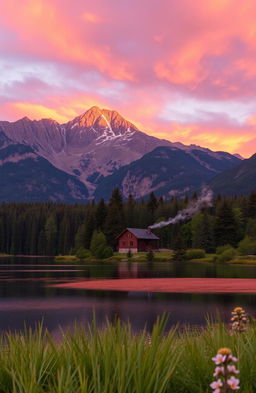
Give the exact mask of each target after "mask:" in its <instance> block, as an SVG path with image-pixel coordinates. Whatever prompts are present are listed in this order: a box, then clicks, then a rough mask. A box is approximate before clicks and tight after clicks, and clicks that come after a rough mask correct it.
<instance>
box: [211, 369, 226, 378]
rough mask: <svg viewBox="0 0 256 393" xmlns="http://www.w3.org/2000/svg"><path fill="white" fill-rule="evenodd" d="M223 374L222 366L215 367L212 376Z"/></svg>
mask: <svg viewBox="0 0 256 393" xmlns="http://www.w3.org/2000/svg"><path fill="white" fill-rule="evenodd" d="M223 374H224V367H216V368H215V371H214V374H213V376H214V377H218V376H219V375H223Z"/></svg>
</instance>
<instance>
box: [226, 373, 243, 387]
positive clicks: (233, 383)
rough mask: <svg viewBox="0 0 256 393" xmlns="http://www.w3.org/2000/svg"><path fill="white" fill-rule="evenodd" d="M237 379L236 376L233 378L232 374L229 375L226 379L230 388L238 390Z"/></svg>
mask: <svg viewBox="0 0 256 393" xmlns="http://www.w3.org/2000/svg"><path fill="white" fill-rule="evenodd" d="M239 382H240V381H239V379H237V378H235V377H234V376H232V377H230V378H229V379H228V380H227V384H228V385H229V386H230V388H231V389H232V390H238V389H239V386H238V385H239Z"/></svg>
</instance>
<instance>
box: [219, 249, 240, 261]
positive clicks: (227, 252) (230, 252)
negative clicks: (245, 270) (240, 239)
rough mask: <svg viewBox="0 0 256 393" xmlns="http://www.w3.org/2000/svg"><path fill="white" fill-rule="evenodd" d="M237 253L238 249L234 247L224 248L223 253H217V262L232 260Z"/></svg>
mask: <svg viewBox="0 0 256 393" xmlns="http://www.w3.org/2000/svg"><path fill="white" fill-rule="evenodd" d="M236 255H237V252H236V250H235V249H234V248H233V247H231V246H230V247H229V248H226V249H224V251H223V252H222V253H221V254H217V256H216V258H215V261H216V262H228V261H231V260H232V259H233V258H234V257H235V256H236Z"/></svg>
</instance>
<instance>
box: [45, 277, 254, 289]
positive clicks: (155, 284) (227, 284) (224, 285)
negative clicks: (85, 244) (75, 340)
mask: <svg viewBox="0 0 256 393" xmlns="http://www.w3.org/2000/svg"><path fill="white" fill-rule="evenodd" d="M51 287H55V288H63V289H65V288H66V289H75V290H79V289H80V290H83V289H86V290H105V291H106V290H107V291H125V292H130V291H134V292H168V293H256V279H252V278H138V279H137V278H135V279H114V280H113V279H111V280H92V281H78V282H75V283H74V282H73V283H63V284H55V285H51Z"/></svg>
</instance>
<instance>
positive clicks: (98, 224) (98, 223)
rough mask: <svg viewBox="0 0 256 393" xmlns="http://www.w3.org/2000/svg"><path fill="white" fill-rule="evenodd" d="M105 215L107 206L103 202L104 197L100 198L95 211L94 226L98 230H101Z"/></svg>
mask: <svg viewBox="0 0 256 393" xmlns="http://www.w3.org/2000/svg"><path fill="white" fill-rule="evenodd" d="M106 217H107V206H106V204H105V202H104V199H101V200H100V202H99V204H98V206H97V209H96V212H95V228H96V229H97V230H98V231H102V230H103V228H104V224H105V221H106Z"/></svg>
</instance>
